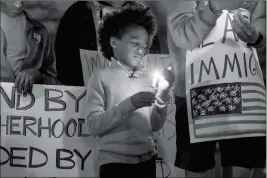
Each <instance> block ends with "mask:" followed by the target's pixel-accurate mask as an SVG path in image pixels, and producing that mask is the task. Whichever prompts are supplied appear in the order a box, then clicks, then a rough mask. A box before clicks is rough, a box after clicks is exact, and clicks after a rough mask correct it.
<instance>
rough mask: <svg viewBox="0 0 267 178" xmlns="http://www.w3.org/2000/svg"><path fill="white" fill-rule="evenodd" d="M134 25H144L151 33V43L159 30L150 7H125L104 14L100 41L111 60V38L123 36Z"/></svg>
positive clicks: (99, 32) (104, 53)
mask: <svg viewBox="0 0 267 178" xmlns="http://www.w3.org/2000/svg"><path fill="white" fill-rule="evenodd" d="M133 25H138V26H141V27H144V28H145V29H146V31H147V33H148V35H149V39H150V43H151V42H152V40H153V38H154V36H155V34H156V31H157V23H156V18H155V16H154V15H153V14H152V12H151V11H150V10H149V8H136V7H132V8H123V9H121V10H118V11H115V12H113V13H111V14H107V15H105V16H104V18H103V22H102V23H101V25H100V27H99V29H98V34H99V36H98V41H99V44H100V48H101V52H102V54H103V56H104V57H105V58H107V59H108V60H111V57H114V54H113V49H112V47H111V46H110V38H111V37H117V38H121V36H122V35H123V34H124V32H125V30H126V29H127V28H129V27H131V26H133ZM150 45H151V44H150Z"/></svg>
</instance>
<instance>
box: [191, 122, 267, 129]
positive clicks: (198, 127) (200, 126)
mask: <svg viewBox="0 0 267 178" xmlns="http://www.w3.org/2000/svg"><path fill="white" fill-rule="evenodd" d="M234 124H266V121H264V120H258V121H256V120H239V121H233V120H229V121H220V122H218V121H216V122H210V123H205V124H196V125H195V129H203V128H209V127H217V126H223V125H234Z"/></svg>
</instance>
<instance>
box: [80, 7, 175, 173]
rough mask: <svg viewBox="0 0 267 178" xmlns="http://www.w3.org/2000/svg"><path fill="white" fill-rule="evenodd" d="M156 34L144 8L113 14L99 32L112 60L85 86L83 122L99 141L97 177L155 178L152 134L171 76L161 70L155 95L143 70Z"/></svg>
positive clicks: (164, 104) (161, 117) (162, 112)
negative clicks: (145, 56) (98, 172)
mask: <svg viewBox="0 0 267 178" xmlns="http://www.w3.org/2000/svg"><path fill="white" fill-rule="evenodd" d="M155 33H156V22H155V17H154V16H153V15H152V13H151V12H150V10H148V8H147V9H141V8H132V9H130V8H128V9H123V10H121V11H117V12H114V13H112V14H110V15H107V16H105V18H104V20H103V23H102V25H101V26H100V28H99V43H100V46H101V51H102V53H103V55H104V56H105V57H106V58H107V59H109V60H111V59H113V61H112V65H111V66H110V67H108V68H105V69H100V70H99V71H97V72H95V73H94V74H93V75H92V76H91V78H90V80H89V82H88V87H87V100H86V105H87V106H88V107H87V108H88V109H87V111H86V115H85V118H86V120H87V126H88V129H89V132H90V134H91V135H92V136H97V137H99V147H98V149H99V165H100V178H105V177H146V178H149V177H151V178H152V177H153V178H155V177H156V165H155V157H156V156H155V155H156V150H155V143H154V140H153V132H155V131H158V130H160V129H161V128H162V127H163V124H164V122H165V117H166V114H167V103H168V100H169V96H168V92H169V89H170V87H171V85H172V83H173V80H174V76H173V75H172V73H171V72H170V71H165V72H164V78H165V79H164V78H161V81H160V82H159V87H158V92H157V94H155V93H154V92H153V91H152V89H151V88H150V87H149V86H150V85H151V83H152V79H150V77H148V76H146V74H144V73H143V72H142V70H141V69H142V64H141V63H142V59H143V57H144V55H145V54H146V52H147V51H148V49H149V47H150V45H151V41H152V40H153V37H154V35H155ZM150 106H151V107H150Z"/></svg>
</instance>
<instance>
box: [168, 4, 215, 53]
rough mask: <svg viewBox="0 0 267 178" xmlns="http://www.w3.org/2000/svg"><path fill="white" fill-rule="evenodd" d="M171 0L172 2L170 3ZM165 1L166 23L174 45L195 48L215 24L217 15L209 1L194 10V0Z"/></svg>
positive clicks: (188, 48) (189, 48)
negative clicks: (199, 8)
mask: <svg viewBox="0 0 267 178" xmlns="http://www.w3.org/2000/svg"><path fill="white" fill-rule="evenodd" d="M171 2H172V3H171ZM171 2H168V3H166V4H167V5H166V6H165V7H166V10H167V12H168V15H167V23H168V24H167V25H168V29H169V31H170V35H171V37H172V39H173V42H174V43H175V44H176V46H178V47H180V48H183V49H187V50H192V49H194V48H196V47H197V46H198V45H199V44H200V43H201V42H202V41H203V40H204V39H205V38H206V37H207V35H208V34H209V33H210V31H211V30H212V29H213V28H214V26H215V25H216V21H217V19H218V17H219V15H218V14H217V13H213V12H212V10H211V6H210V3H208V4H207V5H206V6H204V8H203V9H202V10H198V11H195V9H196V3H195V2H194V1H171Z"/></svg>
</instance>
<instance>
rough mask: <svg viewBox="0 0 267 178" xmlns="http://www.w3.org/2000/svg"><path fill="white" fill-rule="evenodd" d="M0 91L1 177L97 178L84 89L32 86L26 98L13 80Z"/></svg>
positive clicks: (94, 145) (94, 142) (94, 141)
mask: <svg viewBox="0 0 267 178" xmlns="http://www.w3.org/2000/svg"><path fill="white" fill-rule="evenodd" d="M0 89H1V90H0V92H1V147H0V152H1V157H0V163H1V164H0V165H1V177H96V172H95V171H96V170H95V168H94V167H95V165H94V156H93V154H94V151H95V147H96V143H97V140H96V138H93V137H90V136H89V135H88V131H87V130H86V127H85V120H84V118H83V116H82V112H83V106H84V104H83V102H84V98H85V94H86V92H85V89H84V87H66V86H44V85H34V87H33V91H32V93H30V94H29V95H28V96H27V97H23V96H18V95H17V92H15V91H14V87H13V84H12V83H1V88H0ZM97 171H98V170H97Z"/></svg>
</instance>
